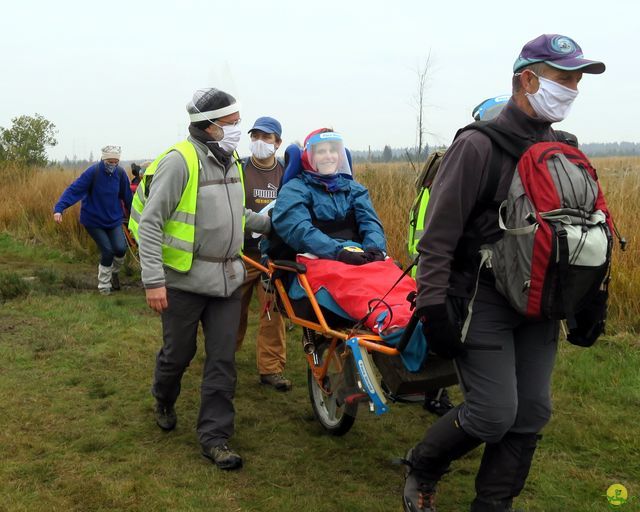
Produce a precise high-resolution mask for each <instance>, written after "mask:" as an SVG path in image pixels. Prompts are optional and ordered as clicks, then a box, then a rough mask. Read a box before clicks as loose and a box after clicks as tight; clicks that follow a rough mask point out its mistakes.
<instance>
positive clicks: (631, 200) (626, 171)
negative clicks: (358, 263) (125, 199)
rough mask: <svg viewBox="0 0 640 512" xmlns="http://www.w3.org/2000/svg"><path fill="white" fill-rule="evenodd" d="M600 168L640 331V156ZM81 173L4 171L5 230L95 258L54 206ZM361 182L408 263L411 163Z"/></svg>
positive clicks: (622, 310)
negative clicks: (623, 247)
mask: <svg viewBox="0 0 640 512" xmlns="http://www.w3.org/2000/svg"><path fill="white" fill-rule="evenodd" d="M594 165H595V166H596V167H597V168H598V172H599V175H600V178H601V181H602V186H603V189H604V191H605V193H606V196H607V200H608V203H609V208H610V209H611V211H612V213H613V215H614V218H615V219H616V223H617V225H618V228H619V229H620V231H621V232H622V234H623V235H624V236H625V237H626V239H627V240H628V242H629V247H628V249H627V251H626V252H624V253H622V252H620V250H618V249H617V248H616V250H615V251H614V275H613V284H612V300H611V312H610V317H611V319H612V320H613V321H614V322H613V323H614V325H615V327H616V328H617V329H623V330H628V331H633V332H639V331H640V291H639V290H640V267H639V266H637V265H635V261H636V259H637V258H638V241H639V240H638V239H639V236H638V235H639V233H640V223H638V221H637V219H639V218H640V203H639V201H638V199H640V158H622V157H620V158H601V159H595V160H594ZM78 173H79V171H69V170H62V169H59V170H51V169H46V170H45V169H42V170H30V169H24V168H17V167H10V168H6V169H3V170H0V183H1V184H2V197H3V198H4V201H3V202H2V204H0V228H1V229H3V230H6V231H9V232H10V233H12V234H14V235H17V236H18V237H20V238H22V239H24V240H29V241H32V242H33V243H42V244H47V245H51V246H55V247H57V248H60V249H63V250H66V251H69V252H73V253H74V254H76V255H78V256H81V257H87V256H88V255H90V254H95V248H94V244H93V242H92V241H91V240H90V238H89V237H88V235H87V234H86V232H85V231H84V229H83V228H82V227H81V226H80V224H79V223H78V210H79V207H78V205H76V206H74V207H73V208H71V209H70V210H68V211H67V212H65V215H64V221H63V223H62V225H60V226H58V225H56V224H55V223H54V222H53V215H52V212H53V205H54V204H55V202H56V201H57V199H58V197H59V196H60V194H61V193H62V191H63V190H64V189H65V187H67V186H68V185H69V183H71V181H73V179H75V177H76V176H77V175H78ZM355 174H356V176H357V179H358V181H360V182H362V183H363V184H364V185H366V186H367V187H368V188H369V193H370V195H371V199H372V201H373V204H374V206H375V208H376V210H377V212H378V214H379V215H380V218H381V220H382V223H383V225H384V227H385V232H386V235H387V239H388V252H389V254H390V255H392V256H393V257H394V258H396V259H398V260H400V261H402V262H403V263H407V262H408V255H407V249H406V238H407V217H408V211H409V208H410V206H411V203H412V201H413V197H414V195H415V192H414V188H413V180H414V177H415V172H414V170H413V169H412V168H411V166H410V165H409V164H407V163H391V164H358V165H356V169H355Z"/></svg>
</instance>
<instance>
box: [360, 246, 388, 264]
mask: <svg viewBox="0 0 640 512" xmlns="http://www.w3.org/2000/svg"><path fill="white" fill-rule="evenodd" d="M364 253H365V254H366V255H367V261H368V262H369V263H372V262H374V261H384V258H385V256H384V253H383V252H382V251H381V250H380V249H369V250H367V251H364Z"/></svg>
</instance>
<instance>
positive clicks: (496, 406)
mask: <svg viewBox="0 0 640 512" xmlns="http://www.w3.org/2000/svg"><path fill="white" fill-rule="evenodd" d="M451 299H452V300H451V302H450V306H453V309H454V310H455V311H454V313H455V314H456V317H457V318H458V319H460V320H462V319H463V318H464V315H465V314H466V311H465V308H466V305H467V304H468V301H466V300H462V299H456V298H451ZM493 302H495V303H493ZM558 330H559V322H558V321H555V320H543V321H531V320H527V319H526V318H525V317H523V316H522V315H519V314H518V313H516V311H514V310H513V308H511V307H510V306H509V304H508V303H507V302H506V300H504V299H503V298H502V297H501V296H499V295H497V292H496V300H495V301H493V300H492V302H491V303H489V302H483V301H481V300H476V301H475V303H474V306H473V315H472V317H471V324H470V328H469V333H468V335H467V339H466V340H465V344H466V346H467V351H466V353H465V354H464V355H463V356H461V357H459V358H457V359H456V361H455V362H456V367H457V370H458V374H459V377H460V385H461V388H462V392H463V394H464V400H465V401H464V404H462V407H461V408H460V411H459V414H458V418H459V421H460V425H461V426H462V428H463V429H464V431H465V432H467V433H468V434H470V435H472V436H474V437H476V438H478V439H480V440H482V441H484V442H486V443H497V442H498V441H500V439H501V438H502V437H503V436H504V435H505V434H506V433H507V432H511V433H515V434H535V433H538V432H540V430H542V428H543V427H544V425H546V423H547V422H548V421H549V419H550V417H551V396H550V394H551V390H550V386H551V373H552V370H553V366H554V362H555V357H556V351H557V346H558Z"/></svg>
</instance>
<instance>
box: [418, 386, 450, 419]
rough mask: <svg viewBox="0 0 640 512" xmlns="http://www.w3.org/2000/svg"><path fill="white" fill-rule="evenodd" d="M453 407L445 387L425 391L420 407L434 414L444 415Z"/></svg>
mask: <svg viewBox="0 0 640 512" xmlns="http://www.w3.org/2000/svg"><path fill="white" fill-rule="evenodd" d="M454 407H455V406H454V405H453V403H452V402H451V400H450V399H449V393H448V392H447V389H446V388H441V389H439V390H438V391H437V392H436V393H426V394H425V395H424V403H423V404H422V408H423V409H424V410H425V411H429V412H430V413H433V414H435V415H436V416H444V415H445V414H447V413H448V412H449V411H450V410H451V409H453V408H454Z"/></svg>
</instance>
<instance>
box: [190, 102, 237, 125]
mask: <svg viewBox="0 0 640 512" xmlns="http://www.w3.org/2000/svg"><path fill="white" fill-rule="evenodd" d="M191 105H193V103H190V104H189V106H191ZM195 108H196V109H197V108H198V107H195ZM239 111H240V102H238V101H236V102H235V103H232V104H231V105H227V106H226V107H222V108H219V109H218V110H209V111H207V112H195V113H192V114H191V113H190V114H189V119H190V120H191V122H192V123H197V122H198V121H213V120H214V119H220V118H221V117H224V116H228V115H229V114H233V113H234V112H239Z"/></svg>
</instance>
